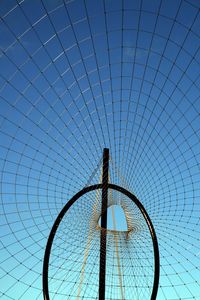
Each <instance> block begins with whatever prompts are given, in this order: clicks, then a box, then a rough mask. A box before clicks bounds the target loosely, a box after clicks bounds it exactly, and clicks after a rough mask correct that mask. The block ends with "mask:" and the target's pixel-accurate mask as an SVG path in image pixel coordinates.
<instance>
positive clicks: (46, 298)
mask: <svg viewBox="0 0 200 300" xmlns="http://www.w3.org/2000/svg"><path fill="white" fill-rule="evenodd" d="M102 187H103V184H96V185H91V186H88V187H85V188H83V189H82V190H81V191H79V192H78V193H77V194H76V195H74V196H73V197H72V198H71V200H69V201H68V202H67V203H66V204H65V206H64V207H63V209H62V210H61V211H60V213H59V214H58V216H57V218H56V220H55V222H54V224H53V227H52V229H51V231H50V234H49V237H48V241H47V245H46V249H45V255H44V263H43V275H42V278H43V296H44V300H50V297H49V284H48V271H49V258H50V254H51V248H52V244H53V240H54V236H55V235H56V231H57V229H58V227H59V224H60V222H61V221H62V219H63V217H64V215H65V214H66V213H67V211H68V209H69V208H70V207H71V206H72V205H73V204H74V203H75V202H76V201H77V200H78V199H79V198H80V197H81V196H83V195H84V194H86V193H88V192H90V191H94V190H97V189H102ZM108 188H109V189H113V190H116V191H118V192H121V193H122V194H124V195H126V196H127V197H129V198H130V199H131V200H132V201H133V202H134V203H135V204H136V205H137V207H138V208H139V209H140V211H141V213H142V215H143V217H144V218H145V221H146V223H147V225H148V228H149V231H150V234H151V238H152V242H153V249H154V282H153V289H152V294H151V298H150V299H151V300H155V299H156V296H157V292H158V286H159V276H160V258H159V248H158V241H157V237H156V232H155V229H154V227H153V224H152V222H151V219H150V217H149V215H148V213H147V211H146V210H145V208H144V206H143V205H142V203H141V202H140V201H139V200H138V199H137V198H136V197H135V195H133V194H132V193H130V192H129V191H127V190H126V189H124V188H123V187H121V186H118V185H116V184H111V183H108Z"/></svg>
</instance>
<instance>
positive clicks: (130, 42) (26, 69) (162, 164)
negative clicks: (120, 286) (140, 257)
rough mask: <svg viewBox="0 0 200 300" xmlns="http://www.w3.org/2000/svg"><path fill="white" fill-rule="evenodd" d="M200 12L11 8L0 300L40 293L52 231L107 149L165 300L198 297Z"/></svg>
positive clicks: (5, 35)
mask: <svg viewBox="0 0 200 300" xmlns="http://www.w3.org/2000/svg"><path fill="white" fill-rule="evenodd" d="M199 8H200V6H199V2H198V1H192V0H182V1H166V0H161V1H159V0H157V1H153V2H152V1H147V0H143V1H128V0H124V1H111V0H109V1H103V0H102V1H95V4H94V1H91V0H86V1H82V0H75V1H61V0H56V1H51V0H45V1H44V0H35V1H28V0H24V1H15V0H11V1H7V0H3V1H1V5H0V16H1V20H0V35H1V45H0V46H1V52H0V78H1V79H0V90H1V93H0V97H1V110H0V153H1V156H0V157H1V158H0V162H1V179H0V182H1V218H0V222H1V223H0V226H1V230H0V231H1V258H0V259H1V273H0V276H1V287H0V297H1V298H2V299H5V300H6V299H14V300H16V299H28V298H29V299H42V286H41V271H42V261H43V255H44V249H45V245H46V239H47V236H48V234H49V231H50V228H51V226H52V224H53V222H54V220H55V218H56V216H57V214H58V212H59V211H60V210H61V208H62V207H63V205H64V204H65V203H66V202H67V201H68V200H69V199H70V198H71V197H72V196H73V195H74V194H75V193H76V192H78V191H79V190H81V189H82V188H83V187H84V186H85V185H88V183H97V182H98V181H99V174H98V175H96V176H95V175H94V176H92V174H94V170H95V168H96V167H97V165H98V163H99V161H100V158H101V155H102V149H103V148H104V147H108V148H109V149H110V153H111V157H112V164H113V167H112V169H111V174H110V181H111V182H112V183H115V184H118V185H121V186H123V187H125V188H128V189H129V190H130V191H132V192H133V193H134V194H135V195H136V196H137V198H138V199H140V201H141V202H142V204H143V205H144V207H145V208H146V210H147V212H148V214H149V215H150V217H151V219H152V222H153V224H154V227H155V230H156V233H157V236H158V241H159V248H160V256H161V278H160V287H159V293H158V299H159V300H162V299H170V300H173V299H174V300H177V299H200V287H199V276H200V259H199V255H200V243H199V241H200V234H199V212H200V204H199V203H200V202H199V197H200V188H199V183H198V181H199V156H200V147H199V132H200V122H199V121H200V118H199V107H200V100H199V86H200V81H199V80H200V79H199V70H200V50H199V45H200V34H199V27H200V9H199ZM97 173H98V172H97ZM95 174H96V173H95ZM86 299H87V298H86Z"/></svg>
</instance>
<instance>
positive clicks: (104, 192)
mask: <svg viewBox="0 0 200 300" xmlns="http://www.w3.org/2000/svg"><path fill="white" fill-rule="evenodd" d="M108 170H109V149H107V148H104V150H103V175H102V204H101V241H100V266H99V300H105V281H106V228H107V206H108Z"/></svg>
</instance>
